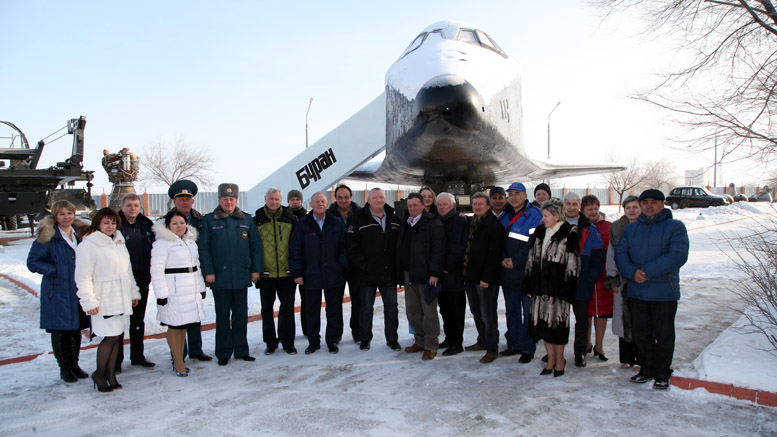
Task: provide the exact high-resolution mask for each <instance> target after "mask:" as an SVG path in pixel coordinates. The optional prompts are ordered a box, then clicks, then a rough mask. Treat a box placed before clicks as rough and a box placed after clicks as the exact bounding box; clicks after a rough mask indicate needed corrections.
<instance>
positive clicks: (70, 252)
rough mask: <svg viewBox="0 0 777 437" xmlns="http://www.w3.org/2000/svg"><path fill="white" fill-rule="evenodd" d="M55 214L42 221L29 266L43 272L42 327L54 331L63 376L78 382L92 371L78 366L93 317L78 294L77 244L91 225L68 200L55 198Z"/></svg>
mask: <svg viewBox="0 0 777 437" xmlns="http://www.w3.org/2000/svg"><path fill="white" fill-rule="evenodd" d="M51 213H52V215H50V216H46V217H44V218H43V220H41V222H40V224H38V228H37V229H36V235H37V238H36V239H35V241H34V242H33V243H32V247H31V248H30V253H29V255H28V256H27V268H28V269H30V271H31V272H34V273H40V274H42V275H43V279H41V282H40V327H41V329H45V330H46V332H48V333H50V334H51V348H52V349H53V350H54V357H55V358H56V359H57V363H58V364H59V377H60V378H62V380H63V381H65V382H76V381H77V380H78V378H86V377H88V376H89V375H88V374H87V373H86V372H84V371H83V370H81V368H80V367H78V356H79V353H80V351H81V332H80V330H81V329H85V328H88V327H89V318H88V317H87V316H86V314H85V313H84V312H83V310H81V306H80V305H79V304H78V296H76V282H75V279H74V275H73V273H74V272H75V269H76V246H78V243H79V242H80V238H77V237H76V235H77V234H78V231H79V229H80V228H86V227H88V225H87V224H86V223H83V222H81V221H79V220H76V219H75V213H76V207H75V206H73V204H72V203H70V202H68V201H67V200H61V201H58V202H55V203H54V205H53V207H52V208H51Z"/></svg>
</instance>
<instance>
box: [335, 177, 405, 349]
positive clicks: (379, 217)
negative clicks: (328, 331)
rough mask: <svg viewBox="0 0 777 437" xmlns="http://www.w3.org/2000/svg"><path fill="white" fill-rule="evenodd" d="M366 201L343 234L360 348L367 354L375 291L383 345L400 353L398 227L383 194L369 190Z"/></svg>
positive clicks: (381, 191) (392, 210) (396, 219)
mask: <svg viewBox="0 0 777 437" xmlns="http://www.w3.org/2000/svg"><path fill="white" fill-rule="evenodd" d="M367 199H368V201H367V204H366V205H364V208H362V209H361V210H360V211H358V212H355V213H354V214H353V215H352V216H351V218H350V219H348V227H347V230H346V233H345V245H346V251H347V253H348V262H349V263H350V266H351V278H352V279H353V280H354V282H356V285H357V287H358V289H359V297H360V298H361V308H360V311H359V341H360V348H361V350H364V351H366V350H370V342H371V341H372V314H373V306H374V305H375V297H376V289H378V290H380V296H381V299H383V314H384V317H385V320H384V323H385V327H384V333H385V335H386V345H387V346H388V347H390V348H391V349H393V350H401V349H402V347H401V346H400V345H399V342H398V341H397V339H398V338H399V337H398V335H397V330H398V329H399V311H398V309H397V286H396V284H397V278H396V270H397V269H396V246H397V233H398V232H399V226H400V223H399V219H398V218H397V217H396V215H394V208H392V207H390V206H387V205H386V195H385V194H384V193H383V190H381V189H380V188H373V189H372V190H370V193H369V195H368V198H367ZM349 286H350V285H349ZM352 294H355V293H352Z"/></svg>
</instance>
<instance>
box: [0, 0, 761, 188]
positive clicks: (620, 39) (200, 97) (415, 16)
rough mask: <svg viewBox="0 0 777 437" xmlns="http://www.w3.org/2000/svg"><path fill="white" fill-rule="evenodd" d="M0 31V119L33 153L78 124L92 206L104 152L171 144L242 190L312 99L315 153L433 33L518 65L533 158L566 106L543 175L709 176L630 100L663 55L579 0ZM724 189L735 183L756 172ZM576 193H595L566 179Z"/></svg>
mask: <svg viewBox="0 0 777 437" xmlns="http://www.w3.org/2000/svg"><path fill="white" fill-rule="evenodd" d="M0 16H2V17H3V18H4V19H3V25H2V26H1V27H0V40H2V41H4V44H3V46H4V48H3V56H2V57H0V96H2V97H1V98H0V102H2V103H0V120H7V121H11V122H13V123H15V124H16V125H17V126H19V127H20V128H21V129H22V130H23V131H24V132H25V134H26V135H27V137H28V139H29V141H30V142H31V143H35V142H37V141H38V140H39V139H41V138H43V137H45V136H46V135H48V134H50V133H51V132H53V131H55V130H57V129H59V128H60V127H62V126H63V125H64V124H65V122H66V120H68V119H70V118H74V117H77V116H79V115H84V116H86V118H87V126H86V131H85V135H86V154H87V156H88V157H87V159H86V165H87V168H88V169H91V170H95V171H96V178H95V189H94V192H95V193H97V194H99V193H101V192H102V191H103V190H106V191H108V190H110V185H109V183H108V179H107V176H106V175H105V172H104V170H103V169H102V167H101V165H100V158H101V157H102V150H103V149H109V150H111V151H112V152H115V151H118V150H119V149H121V148H122V147H129V148H130V149H131V150H132V151H133V152H135V153H138V154H141V153H142V151H143V149H144V148H145V147H146V146H147V145H148V144H149V143H150V142H157V141H163V142H171V143H172V142H174V141H175V140H176V139H177V138H182V139H184V140H185V141H186V142H187V143H188V144H191V145H193V146H203V147H208V148H210V149H211V150H212V151H213V154H214V155H215V156H216V178H215V181H214V182H216V183H219V182H226V181H229V182H235V183H237V184H239V185H240V187H241V189H244V190H247V189H249V188H250V187H252V186H253V185H255V184H256V183H258V182H259V181H260V180H261V179H262V177H264V176H266V175H269V174H270V173H271V172H272V171H273V170H275V169H276V168H277V167H278V166H280V165H281V164H283V163H285V162H286V161H288V160H289V159H290V158H291V157H293V156H294V155H295V154H296V153H298V152H299V151H301V150H302V149H304V147H305V111H306V110H307V108H308V102H309V99H310V98H311V97H312V98H313V99H314V102H313V105H312V107H311V109H310V115H309V125H310V141H311V143H313V142H314V141H315V140H317V139H318V138H320V137H322V136H323V135H325V134H326V133H327V132H328V131H329V130H331V129H333V128H334V127H336V126H337V125H339V124H340V123H341V122H343V121H344V120H346V119H347V118H348V117H350V116H351V115H352V114H353V113H355V112H356V111H358V110H359V109H361V108H362V107H363V106H364V105H366V104H367V103H369V102H370V101H372V99H374V98H375V97H376V96H377V95H378V94H379V93H381V92H382V91H383V89H384V76H385V73H386V70H388V68H389V67H390V66H391V64H392V63H393V62H394V61H396V60H397V58H398V57H399V55H400V54H401V53H402V51H403V50H404V49H405V47H406V46H407V45H408V44H409V43H410V42H411V41H412V39H413V38H414V37H415V36H416V35H417V34H418V33H419V32H420V31H421V30H423V29H424V28H425V27H426V26H428V25H430V24H432V23H434V22H436V21H440V20H444V19H459V20H463V21H467V22H470V23H472V24H475V25H477V26H479V27H481V28H482V29H483V30H485V31H486V32H487V33H489V34H490V35H491V36H492V37H493V38H494V39H496V41H497V42H498V43H499V44H500V45H501V46H502V48H503V49H504V50H505V51H506V52H507V53H508V54H509V55H510V56H512V57H513V58H515V59H516V60H517V61H518V63H519V64H520V65H521V68H522V72H523V95H524V100H523V109H524V120H523V125H524V130H525V140H526V147H527V150H528V152H529V154H530V155H532V156H535V157H537V158H541V159H544V158H545V153H546V151H545V150H546V146H547V122H548V113H549V112H550V110H551V109H552V108H553V106H554V105H555V104H556V102H558V101H561V102H562V103H561V106H560V107H559V108H558V109H557V110H556V111H555V112H554V114H553V116H552V118H551V149H552V154H551V160H552V161H554V162H560V163H601V162H604V161H605V160H606V159H607V156H608V154H614V155H615V156H616V157H617V158H619V160H620V161H624V162H625V161H627V160H628V158H629V157H630V156H632V155H635V154H636V155H641V156H642V157H643V158H646V159H647V158H651V159H654V158H665V159H670V160H672V161H674V162H675V163H676V164H677V170H678V174H682V172H683V171H684V170H685V169H690V168H699V167H701V166H709V165H711V163H712V161H713V157H712V156H689V155H686V154H684V153H681V152H678V151H677V150H676V149H672V148H670V147H667V146H671V144H670V143H669V142H668V141H667V140H666V139H665V135H664V133H665V132H664V130H665V127H666V121H665V120H663V119H662V114H661V113H660V112H658V111H655V110H653V109H651V108H648V107H645V106H644V105H643V104H640V103H637V102H635V101H632V100H630V99H628V98H627V95H628V94H629V92H630V91H632V90H634V89H638V88H640V87H641V86H644V85H645V84H647V83H648V82H647V80H648V79H649V78H650V75H651V74H653V73H654V72H656V71H658V70H659V69H663V68H666V67H667V66H669V65H671V63H672V62H673V57H672V53H671V52H670V51H669V50H668V49H667V47H664V46H662V41H660V40H657V41H656V40H646V39H645V38H644V37H643V36H642V35H641V32H640V31H641V29H640V27H639V26H638V25H637V24H635V23H634V22H632V21H630V20H629V19H628V18H626V17H619V18H618V19H617V20H609V21H607V22H602V21H601V19H600V18H599V16H598V15H597V14H596V11H594V10H591V9H589V8H588V7H587V6H586V5H585V3H584V2H583V1H572V0H560V1H555V2H536V1H531V2H528V1H479V2H473V1H471V0H468V1H451V0H448V1H428V2H418V1H414V2H410V1H393V2H381V3H378V2H363V1H360V2H355V1H338V2H313V1H309V2H307V1H305V2H302V1H299V2H259V1H243V2H239V1H223V2H215V1H191V0H189V1H165V2H158V1H154V2H151V1H133V2H123V3H119V2H97V1H94V2H85V1H68V2H58V1H40V2H30V1H15V2H12V1H1V2H0ZM6 132H7V131H5V130H4V131H0V135H6ZM4 141H5V140H4ZM71 141H72V138H71V137H67V138H66V139H62V140H60V141H58V142H56V143H53V144H52V145H50V146H47V148H46V151H45V153H44V157H43V160H42V165H50V164H52V163H54V162H57V161H59V160H62V159H64V158H65V157H67V156H69V151H70V143H71ZM1 147H6V146H5V144H3V145H1ZM710 155H711V154H710ZM723 175H724V177H726V176H731V177H732V178H733V179H731V180H729V179H728V178H726V182H730V181H733V182H735V183H737V185H739V184H740V183H742V182H746V181H748V180H750V179H752V178H754V177H758V176H760V173H759V172H754V173H753V174H742V173H741V172H732V171H728V173H727V170H725V169H724V170H723ZM585 184H591V185H601V179H600V178H598V177H595V176H592V177H590V178H587V179H584V180H580V179H578V180H576V181H575V185H578V186H579V185H585ZM165 189H166V187H150V191H153V192H160V191H164V190H165Z"/></svg>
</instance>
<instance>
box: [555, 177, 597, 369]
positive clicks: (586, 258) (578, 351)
mask: <svg viewBox="0 0 777 437" xmlns="http://www.w3.org/2000/svg"><path fill="white" fill-rule="evenodd" d="M564 210H565V211H566V221H567V222H568V223H570V224H573V225H576V226H577V236H578V238H579V240H580V241H579V243H580V277H579V278H578V280H577V293H576V294H575V300H573V301H572V311H573V312H574V313H575V341H574V352H575V366H577V367H585V366H586V362H585V356H586V354H587V353H588V352H589V351H590V349H589V347H588V339H589V338H590V337H589V329H590V325H591V324H590V321H589V320H588V301H590V300H591V298H592V297H593V294H594V285H596V283H597V282H598V281H599V277H601V275H602V270H603V269H604V263H605V261H606V258H607V250H606V248H605V247H604V241H603V240H602V236H601V234H599V229H598V228H597V227H596V225H594V224H593V223H591V222H590V221H589V220H588V218H587V217H586V216H585V214H583V213H582V212H581V211H580V196H579V195H577V193H572V192H569V193H567V194H566V195H565V196H564Z"/></svg>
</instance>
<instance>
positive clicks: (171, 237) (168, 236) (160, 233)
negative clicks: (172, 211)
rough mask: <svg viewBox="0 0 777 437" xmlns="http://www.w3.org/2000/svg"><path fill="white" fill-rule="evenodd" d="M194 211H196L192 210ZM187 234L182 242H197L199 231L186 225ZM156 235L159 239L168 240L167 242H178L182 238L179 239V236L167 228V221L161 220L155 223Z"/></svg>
mask: <svg viewBox="0 0 777 437" xmlns="http://www.w3.org/2000/svg"><path fill="white" fill-rule="evenodd" d="M192 211H194V210H192ZM186 229H187V231H186V234H184V236H183V238H182V240H184V241H197V236H198V235H197V230H196V229H194V228H193V227H192V226H191V225H186ZM154 233H155V234H156V237H157V238H160V239H163V240H167V241H176V240H181V238H178V236H177V235H175V234H174V233H173V231H171V230H170V229H168V228H167V226H165V220H164V219H160V220H157V222H156V223H154Z"/></svg>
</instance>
